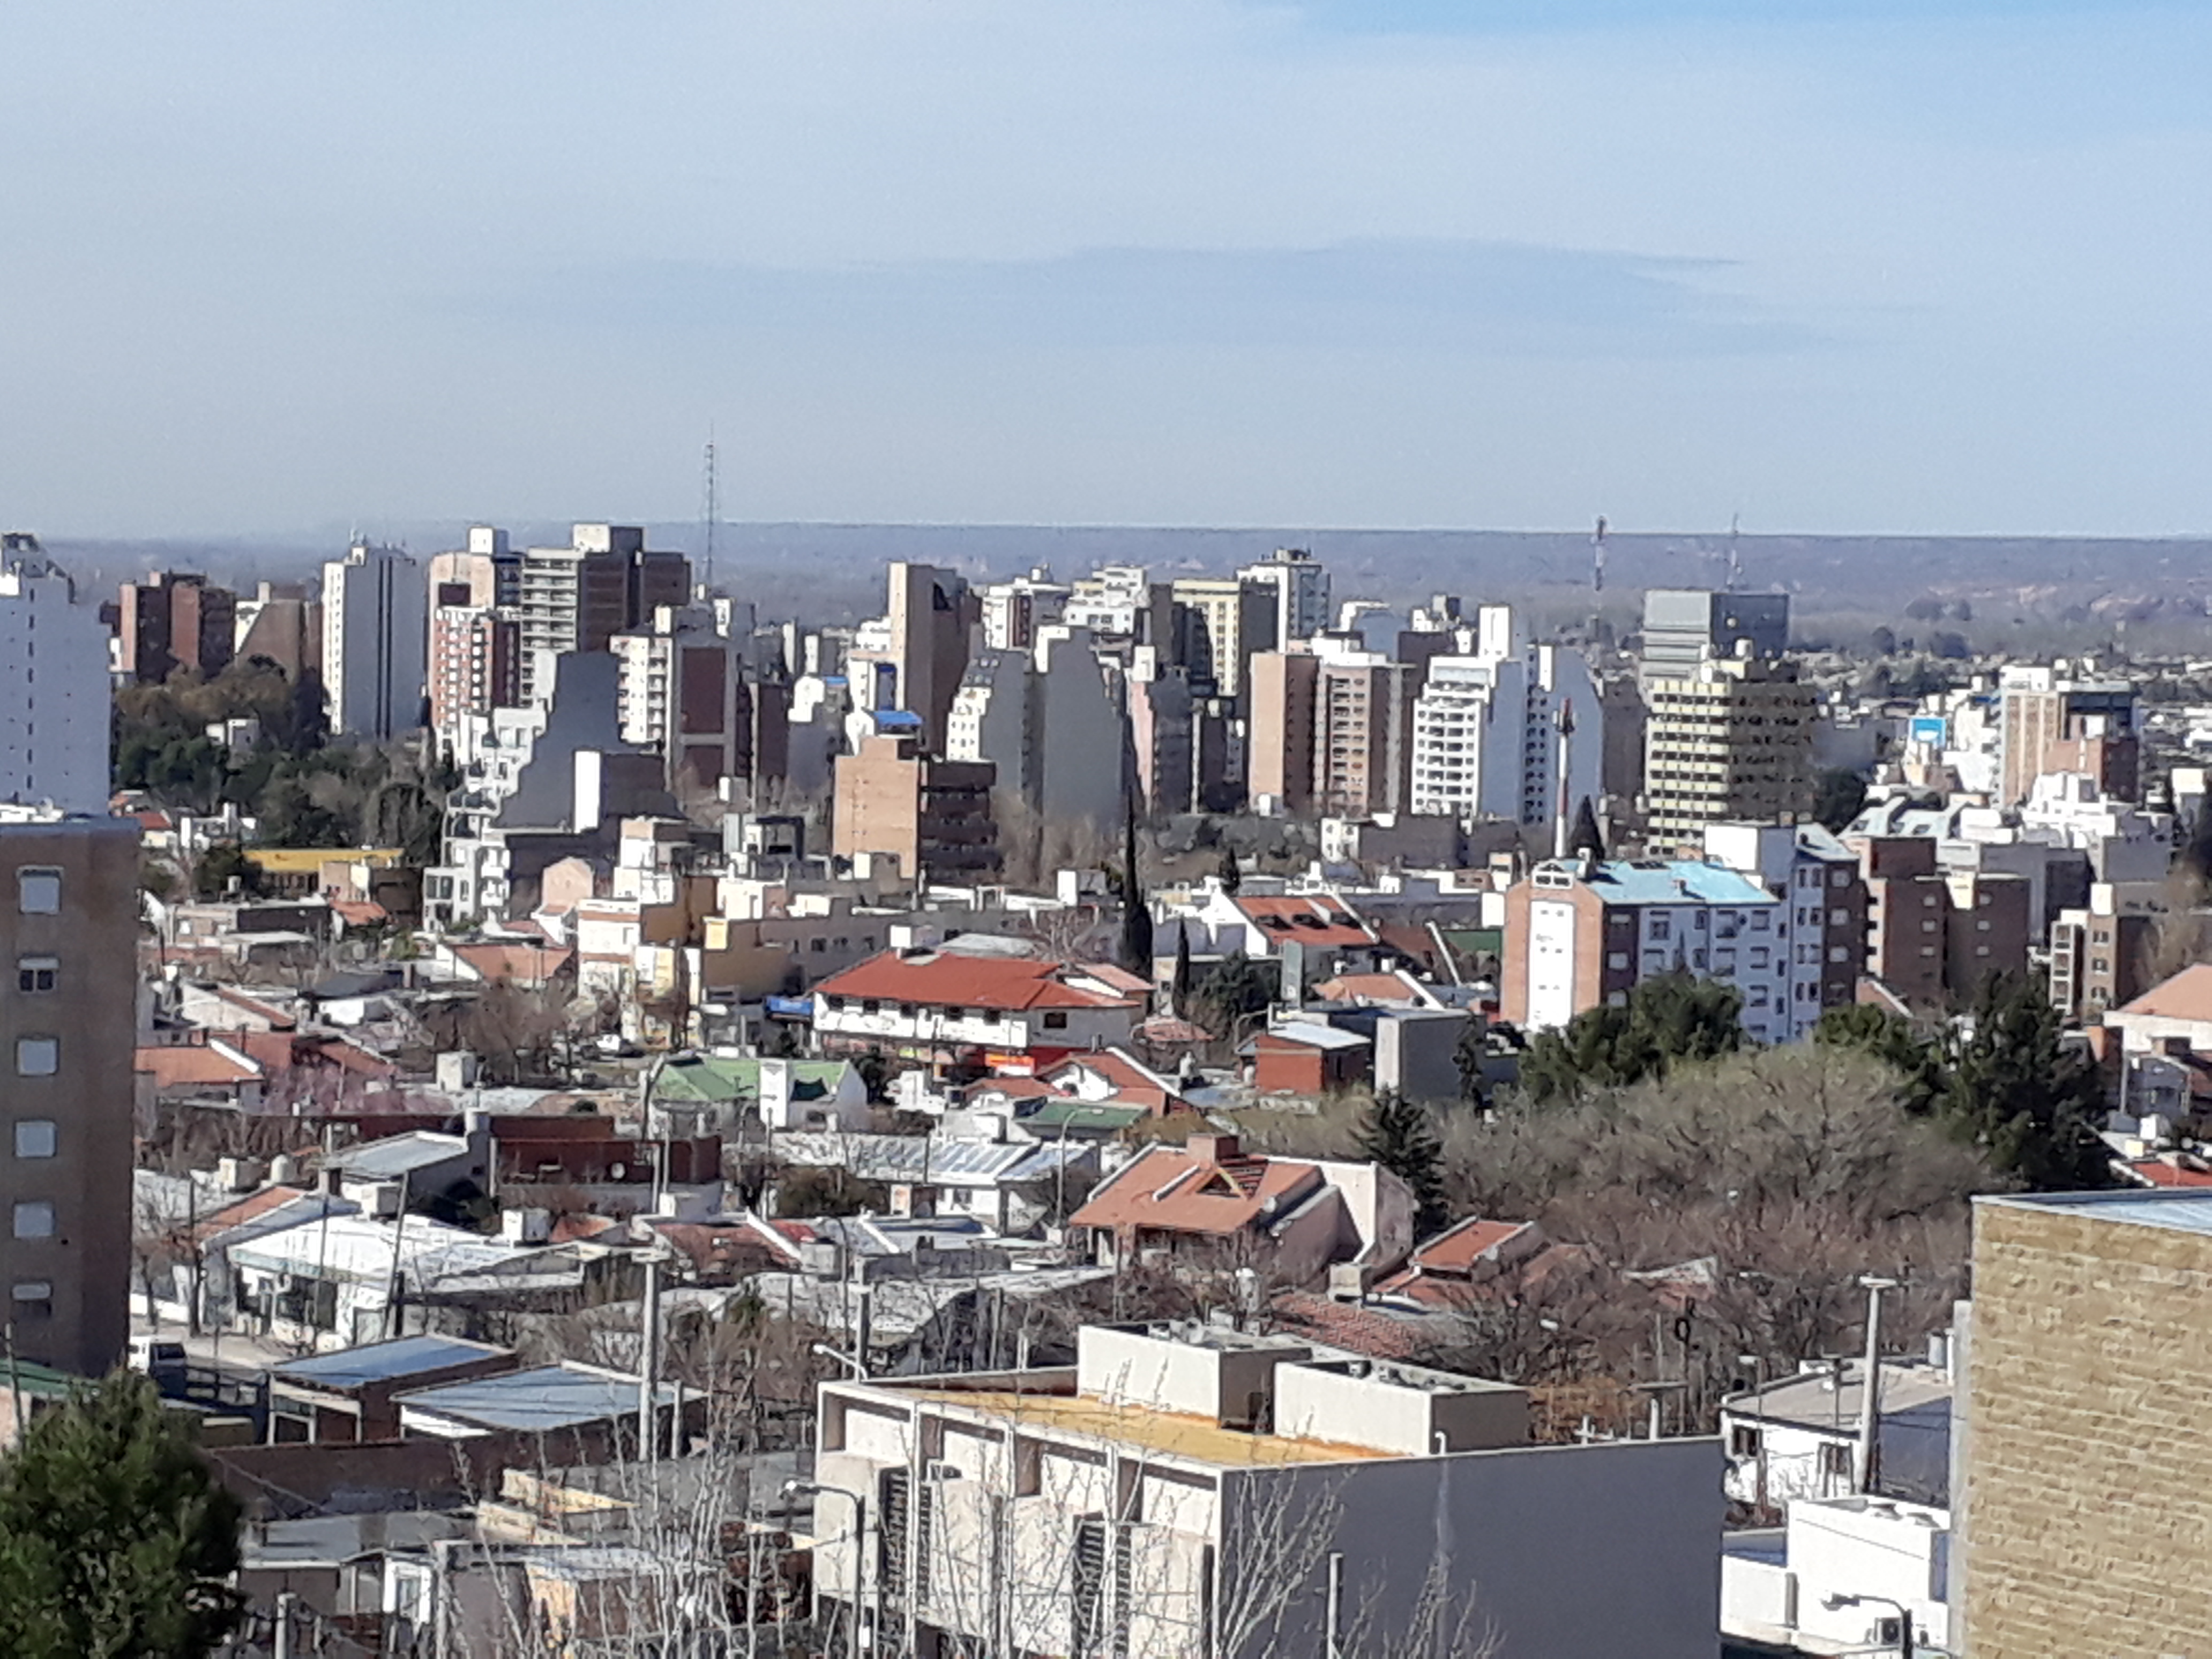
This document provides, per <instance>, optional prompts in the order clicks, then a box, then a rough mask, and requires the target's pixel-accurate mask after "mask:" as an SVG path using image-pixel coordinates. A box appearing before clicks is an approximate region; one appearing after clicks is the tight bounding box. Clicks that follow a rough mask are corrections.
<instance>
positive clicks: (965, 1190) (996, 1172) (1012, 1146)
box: [775, 1119, 1098, 1237]
mask: <svg viewBox="0 0 2212 1659" xmlns="http://www.w3.org/2000/svg"><path fill="white" fill-rule="evenodd" d="M984 1125H987V1126H988V1127H989V1128H991V1129H996V1130H1000V1131H1001V1132H1003V1128H1004V1126H1003V1124H1002V1123H1001V1122H1000V1121H998V1120H995V1119H986V1120H983V1121H982V1124H981V1125H978V1126H977V1128H978V1132H977V1133H969V1134H965V1135H955V1134H951V1133H946V1132H945V1131H943V1130H939V1131H936V1132H933V1133H930V1134H927V1135H872V1134H860V1135H825V1134H791V1135H785V1136H782V1137H781V1138H780V1139H778V1140H777V1142H776V1149H775V1150H776V1155H777V1156H778V1157H779V1158H781V1159H782V1161H783V1163H784V1164H785V1166H786V1167H787V1168H790V1169H808V1168H813V1169H836V1170H844V1171H845V1172H846V1173H847V1174H848V1175H849V1176H852V1177H853V1178H854V1179H855V1180H859V1181H872V1182H879V1183H881V1184H882V1185H884V1186H885V1187H888V1188H890V1208H891V1213H892V1214H893V1215H895V1216H911V1217H914V1218H917V1219H919V1218H927V1217H934V1216H940V1215H941V1216H947V1217H953V1218H963V1219H966V1220H969V1221H971V1222H975V1223H979V1224H981V1225H982V1226H984V1227H987V1228H988V1229H989V1230H990V1231H993V1232H994V1233H999V1234H1001V1235H1004V1236H1006V1237H1021V1236H1023V1235H1025V1234H1028V1233H1030V1232H1033V1231H1036V1229H1037V1228H1038V1227H1040V1226H1042V1225H1043V1224H1044V1223H1045V1222H1046V1221H1048V1220H1049V1219H1050V1218H1053V1217H1054V1216H1055V1215H1063V1214H1065V1213H1066V1210H1067V1206H1068V1202H1069V1200H1071V1199H1072V1198H1074V1199H1079V1198H1080V1197H1081V1196H1082V1195H1083V1194H1085V1193H1086V1192H1088V1191H1089V1190H1090V1189H1091V1184H1092V1183H1093V1182H1095V1181H1097V1178H1098V1152H1097V1146H1096V1145H1095V1144H1094V1143H1092V1142H1091V1141H1089V1140H1086V1139H1068V1140H1066V1141H1060V1140H1050V1141H1040V1140H1036V1139H1032V1138H1030V1137H1029V1136H1023V1137H1020V1138H1018V1139H1016V1138H1013V1137H1012V1136H1010V1135H1006V1134H1005V1133H998V1134H996V1135H993V1134H990V1133H987V1132H984V1131H983V1126H984Z"/></svg>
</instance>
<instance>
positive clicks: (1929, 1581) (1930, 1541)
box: [1721, 1497, 2055, 1654]
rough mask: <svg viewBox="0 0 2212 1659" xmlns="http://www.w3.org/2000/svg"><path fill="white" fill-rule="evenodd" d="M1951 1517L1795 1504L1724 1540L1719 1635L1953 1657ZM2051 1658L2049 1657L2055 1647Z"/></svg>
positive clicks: (1820, 1650)
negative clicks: (1765, 1524) (1909, 1649)
mask: <svg viewBox="0 0 2212 1659" xmlns="http://www.w3.org/2000/svg"><path fill="white" fill-rule="evenodd" d="M1951 1545H1952V1537H1951V1513H1950V1511H1949V1510H1947V1509H1943V1508H1940V1507H1937V1506H1935V1505H1931V1504H1905V1503H1899V1502H1897V1501H1896V1500H1894V1499H1892V1498H1862V1497H1849V1498H1792V1499H1790V1502H1789V1504H1787V1506H1786V1507H1785V1510H1784V1522H1783V1524H1782V1525H1781V1526H1780V1527H1778V1528H1757V1529H1753V1530H1750V1531H1744V1532H1731V1533H1729V1534H1726V1535H1725V1537H1724V1539H1723V1544H1722V1553H1721V1633H1722V1634H1723V1636H1725V1637H1729V1638H1733V1639H1735V1640H1736V1641H1740V1642H1752V1643H1758V1644H1761V1646H1760V1648H1759V1651H1761V1652H1765V1651H1770V1650H1775V1649H1788V1650H1794V1651H1796V1652H1800V1653H1816V1654H1842V1653H1878V1652H1885V1651H1889V1650H1899V1651H1902V1650H1903V1649H1904V1645H1905V1644H1904V1642H1903V1640H1902V1639H1901V1638H1902V1637H1903V1635H1904V1632H1903V1630H1902V1629H1901V1627H1900V1626H1901V1620H1903V1619H1905V1618H1906V1617H1910V1618H1911V1620H1912V1636H1913V1645H1914V1648H1915V1650H1919V1651H1926V1652H1933V1653H1948V1652H1951V1651H1953V1647H1952V1642H1951V1636H1952V1631H1953V1626H1952V1623H1951V1610H1950V1607H1949V1606H1948V1604H1947V1601H1946V1599H1945V1598H1946V1596H1947V1595H1948V1590H1949V1589H1950V1581H1951V1576H1952V1574H1951V1553H1952V1552H1951ZM2054 1651H2055V1650H2054Z"/></svg>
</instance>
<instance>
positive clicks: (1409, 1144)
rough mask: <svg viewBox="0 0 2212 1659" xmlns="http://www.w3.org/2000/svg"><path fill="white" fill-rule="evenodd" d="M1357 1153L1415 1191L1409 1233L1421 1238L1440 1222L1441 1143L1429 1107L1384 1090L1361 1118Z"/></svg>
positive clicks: (1355, 1141)
mask: <svg viewBox="0 0 2212 1659" xmlns="http://www.w3.org/2000/svg"><path fill="white" fill-rule="evenodd" d="M1354 1144H1355V1145H1356V1146H1358V1148H1359V1155H1360V1156H1361V1157H1362V1158H1365V1159H1367V1160H1368V1161H1369V1162H1370V1163H1371V1164H1381V1165H1382V1166H1383V1168H1384V1169H1386V1170H1389V1171H1390V1173H1391V1174H1392V1175H1395V1176H1397V1177H1398V1178H1399V1179H1400V1180H1401V1181H1403V1182H1405V1183H1406V1184H1407V1186H1408V1187H1410V1188H1413V1231H1414V1234H1415V1236H1416V1237H1422V1238H1425V1237H1428V1236H1429V1235H1430V1234H1431V1233H1433V1232H1435V1231H1437V1230H1438V1229H1439V1228H1441V1227H1442V1226H1443V1224H1444V1218H1445V1215H1446V1210H1445V1206H1444V1182H1443V1155H1444V1149H1443V1142H1442V1141H1441V1140H1439V1139H1437V1131H1436V1126H1435V1125H1434V1124H1432V1123H1431V1121H1429V1114H1428V1111H1427V1109H1426V1108H1425V1107H1421V1106H1417V1105H1415V1104H1414V1103H1413V1102H1412V1101H1410V1100H1407V1098H1406V1097H1404V1096H1402V1095H1401V1094H1400V1093H1399V1092H1398V1091H1396V1090H1395V1089H1384V1090H1383V1091H1380V1092H1379V1093H1377V1094H1376V1097H1375V1103H1374V1104H1373V1105H1372V1106H1370V1107H1369V1108H1368V1109H1367V1113H1366V1115H1365V1116H1364V1117H1363V1118H1362V1119H1361V1120H1360V1124H1359V1131H1358V1135H1357V1136H1356V1137H1355V1138H1354Z"/></svg>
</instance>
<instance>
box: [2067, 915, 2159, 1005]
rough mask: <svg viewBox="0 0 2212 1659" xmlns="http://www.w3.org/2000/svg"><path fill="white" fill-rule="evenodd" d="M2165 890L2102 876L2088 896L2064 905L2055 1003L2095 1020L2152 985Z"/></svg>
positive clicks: (2130, 1000) (2139, 994)
mask: <svg viewBox="0 0 2212 1659" xmlns="http://www.w3.org/2000/svg"><path fill="white" fill-rule="evenodd" d="M2163 909H2164V903H2163V900H2162V897H2161V895H2160V893H2159V892H2155V891H2145V890H2142V889H2141V888H2139V887H2135V886H2129V887H2116V886H2114V885H2113V884H2111V883H2109V882H2098V883H2096V884H2094V885H2093V886H2092V887H2091V888H2090V889H2089V902H2088V903H2087V904H2086V905H2083V906H2081V907H2080V908H2074V909H2065V910H2061V911H2060V912H2059V913H2058V920H2057V921H2055V922H2053V923H2052V924H2051V1006H2052V1007H2054V1008H2057V1010H2058V1011H2059V1012H2062V1013H2063V1014H2064V1015H2065V1016H2066V1017H2067V1018H2069V1019H2070V1020H2080V1021H2084V1022H2087V1023H2090V1024H2094V1023H2095V1022H2096V1021H2098V1020H2099V1019H2100V1018H2102V1017H2103V1015H2104V1013H2105V1011H2106V1010H2107V1009H2109V1008H2118V1007H2120V1006H2123V1005H2124V1004H2126V1003H2129V1002H2132V1001H2134V1000H2135V999H2136V998H2137V997H2138V996H2141V995H2142V994H2143V993H2144V992H2145V991H2147V990H2148V989H2149V988H2150V960H2151V951H2152V948H2153V945H2154V940H2155V937H2156V934H2157V931H2158V922H2159V917H2160V915H2161V914H2162V912H2163Z"/></svg>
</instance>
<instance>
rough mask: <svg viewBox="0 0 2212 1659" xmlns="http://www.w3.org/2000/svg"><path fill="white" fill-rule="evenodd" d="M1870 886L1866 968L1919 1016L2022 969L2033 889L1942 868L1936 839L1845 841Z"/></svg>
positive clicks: (2015, 878)
mask: <svg viewBox="0 0 2212 1659" xmlns="http://www.w3.org/2000/svg"><path fill="white" fill-rule="evenodd" d="M1845 844H1846V845H1847V846H1849V847H1850V848H1852V849H1853V850H1854V851H1855V852H1856V853H1857V854H1858V858H1859V868H1860V872H1861V874H1862V876H1863V878H1864V880H1865V883H1866V890H1867V953H1866V971H1867V973H1868V974H1869V975H1871V976H1872V977H1873V978H1875V979H1877V980H1879V981H1881V983H1882V984H1883V986H1885V987H1887V989H1888V990H1889V991H1890V992H1892V993H1893V994H1895V995H1896V996H1898V997H1899V998H1900V999H1901V1000H1904V1002H1905V1004H1906V1005H1907V1006H1911V1007H1912V1008H1914V1009H1917V1010H1920V1011H1923V1012H1934V1011H1936V1010H1938V1009H1942V1008H1945V1007H1948V1006H1954V1005H1956V1004H1959V1003H1962V1002H1964V1001H1966V1000H1967V999H1968V998H1970V997H1972V994H1974V990H1975V988H1976V987H1978V985H1979V984H1980V983H1981V981H1983V980H1984V978H1986V977H1987V976H1988V975H1990V974H1993V973H2020V972H2021V971H2023V970H2025V969H2026V968H2027V965H2028V948H2029V941H2030V940H2031V939H2032V938H2033V933H2034V927H2035V916H2034V892H2033V886H2032V885H2031V884H2030V882H2029V881H2028V879H2027V878H2026V877H2024V876H2019V875H2014V874H2010V873H2006V872H1985V871H1981V870H1977V869H1963V870H1961V869H1950V868H1946V867H1945V866H1942V864H1941V863H1940V862H1939V861H1938V854H1939V852H1940V850H1941V848H1940V847H1939V845H1938V843H1937V842H1934V841H1932V840H1928V839H1924V838H1921V837H1917V836H1848V837H1846V838H1845Z"/></svg>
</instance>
